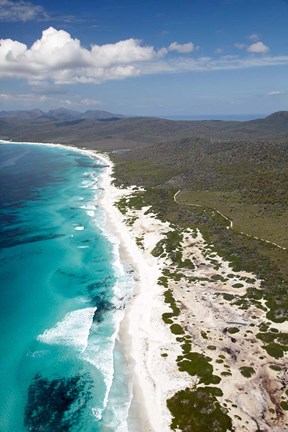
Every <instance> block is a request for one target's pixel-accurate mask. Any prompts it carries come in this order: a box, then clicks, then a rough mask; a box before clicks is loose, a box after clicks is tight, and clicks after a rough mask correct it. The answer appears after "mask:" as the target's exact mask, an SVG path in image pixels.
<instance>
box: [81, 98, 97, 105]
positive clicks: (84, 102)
mask: <svg viewBox="0 0 288 432" xmlns="http://www.w3.org/2000/svg"><path fill="white" fill-rule="evenodd" d="M80 103H81V105H85V106H99V105H101V102H100V101H98V100H96V99H89V98H84V99H81V100H80Z"/></svg>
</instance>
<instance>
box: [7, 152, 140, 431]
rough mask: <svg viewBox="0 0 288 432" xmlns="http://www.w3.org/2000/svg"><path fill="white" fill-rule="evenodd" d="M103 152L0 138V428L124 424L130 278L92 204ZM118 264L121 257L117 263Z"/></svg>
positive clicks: (127, 400)
mask: <svg viewBox="0 0 288 432" xmlns="http://www.w3.org/2000/svg"><path fill="white" fill-rule="evenodd" d="M103 170H105V167H104V164H103V162H102V161H100V160H98V159H96V158H91V157H89V156H87V155H85V154H83V153H80V152H77V151H73V150H70V149H67V148H60V147H48V146H45V145H37V146H35V145H29V144H1V145H0V210H1V213H0V338H1V354H0V383H1V386H0V412H1V418H0V430H1V431H5V432H12V431H13V432H15V431H17V432H25V431H44V432H50V431H51V432H52V431H53V432H57V431H59V432H60V431H61V432H65V431H69V432H70V431H71V432H76V431H85V432H86V431H87V432H90V431H91V432H92V431H93V432H98V431H104V430H105V431H111V432H112V431H117V430H119V431H120V430H121V431H125V430H126V429H127V426H126V418H127V413H128V409H129V404H130V399H131V394H130V390H129V388H130V382H129V373H128V371H127V368H125V360H124V357H123V355H122V353H121V347H120V346H119V343H116V344H115V341H116V339H117V333H118V327H119V322H120V321H121V319H122V317H123V313H124V312H123V311H124V308H125V304H126V302H127V300H128V298H129V296H130V293H131V287H132V274H131V273H132V272H131V269H129V268H125V267H124V266H123V265H121V263H120V262H119V261H117V254H116V246H115V239H112V238H111V236H108V235H107V233H105V231H104V228H103V227H104V220H105V216H104V213H103V209H101V208H100V207H99V206H98V204H97V202H98V201H97V198H98V197H99V194H100V193H101V190H100V189H101V185H100V184H99V177H100V176H101V174H102V173H103ZM116 264H117V265H116Z"/></svg>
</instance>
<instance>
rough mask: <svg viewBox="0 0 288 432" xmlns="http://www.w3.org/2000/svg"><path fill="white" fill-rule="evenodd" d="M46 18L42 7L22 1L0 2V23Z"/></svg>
mask: <svg viewBox="0 0 288 432" xmlns="http://www.w3.org/2000/svg"><path fill="white" fill-rule="evenodd" d="M46 17H47V14H46V12H45V10H44V8H43V7H42V6H38V5H35V4H32V3H30V2H26V1H22V0H20V1H11V0H0V21H6V22H17V21H24V22H26V21H32V20H38V19H43V18H46Z"/></svg>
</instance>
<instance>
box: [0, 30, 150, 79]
mask: <svg viewBox="0 0 288 432" xmlns="http://www.w3.org/2000/svg"><path fill="white" fill-rule="evenodd" d="M156 56H157V53H156V51H155V50H154V48H153V47H150V46H146V47H143V46H141V44H140V41H138V40H136V39H127V40H124V41H120V42H117V43H115V44H107V45H92V47H91V49H86V48H83V47H81V45H80V41H79V40H78V39H72V37H71V36H70V34H69V33H67V32H66V31H64V30H56V29H55V28H53V27H50V28H48V29H47V30H44V31H43V32H42V37H41V39H38V40H37V41H36V42H35V43H34V44H33V45H32V46H31V48H28V47H27V46H26V45H25V44H23V43H21V42H17V41H13V40H11V39H2V40H0V77H8V78H9V77H10V78H15V77H18V78H26V79H28V80H30V81H32V82H37V81H43V80H47V78H48V77H49V79H50V80H51V81H54V82H55V83H58V84H72V83H77V82H79V83H85V82H87V83H93V82H94V83H98V82H101V81H104V80H108V79H121V78H126V77H129V76H136V75H138V74H139V73H140V72H139V69H138V67H137V64H138V63H140V62H144V61H150V60H152V59H153V58H154V57H156Z"/></svg>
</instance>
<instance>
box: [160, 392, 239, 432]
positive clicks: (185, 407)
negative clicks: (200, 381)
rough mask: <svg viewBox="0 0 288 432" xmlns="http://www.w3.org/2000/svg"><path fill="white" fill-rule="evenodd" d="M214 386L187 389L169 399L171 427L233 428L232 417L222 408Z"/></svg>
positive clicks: (198, 431) (186, 430)
mask: <svg viewBox="0 0 288 432" xmlns="http://www.w3.org/2000/svg"><path fill="white" fill-rule="evenodd" d="M217 396H222V392H221V390H219V389H217V388H214V387H205V388H197V389H195V390H194V389H189V388H187V389H185V390H182V391H180V392H178V393H176V394H175V395H174V396H173V397H172V398H171V399H169V400H168V401H167V406H168V408H169V410H170V411H171V414H172V416H173V421H172V424H171V428H172V429H173V430H176V429H178V430H181V431H183V432H204V431H211V432H212V431H213V432H226V431H227V430H229V431H230V430H232V421H231V419H230V417H229V416H228V415H227V414H226V413H225V412H224V411H223V410H222V408H221V406H220V404H219V402H218V400H217Z"/></svg>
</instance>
